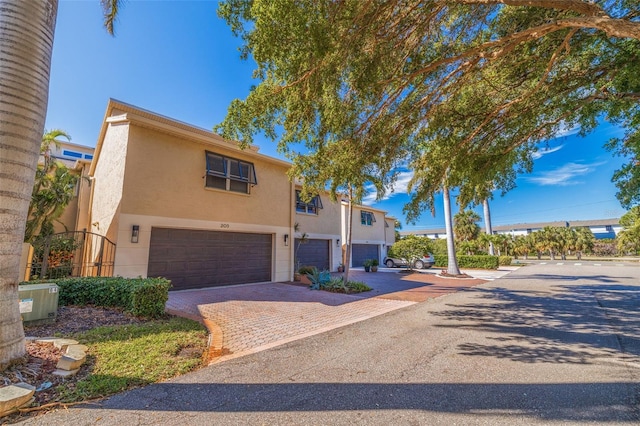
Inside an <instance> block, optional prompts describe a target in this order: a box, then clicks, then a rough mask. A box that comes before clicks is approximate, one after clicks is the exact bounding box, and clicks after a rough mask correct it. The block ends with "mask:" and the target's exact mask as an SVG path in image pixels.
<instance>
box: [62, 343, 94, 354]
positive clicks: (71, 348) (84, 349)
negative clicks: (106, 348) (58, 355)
mask: <svg viewBox="0 0 640 426" xmlns="http://www.w3.org/2000/svg"><path fill="white" fill-rule="evenodd" d="M87 350H89V347H88V346H86V345H69V346H67V350H66V351H65V352H67V353H69V352H77V351H82V352H87Z"/></svg>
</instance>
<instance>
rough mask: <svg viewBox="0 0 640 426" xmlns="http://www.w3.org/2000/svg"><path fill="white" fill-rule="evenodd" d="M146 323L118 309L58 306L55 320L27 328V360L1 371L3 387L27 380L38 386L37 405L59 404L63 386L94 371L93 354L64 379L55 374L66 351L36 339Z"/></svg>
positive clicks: (0, 421)
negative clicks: (78, 369)
mask: <svg viewBox="0 0 640 426" xmlns="http://www.w3.org/2000/svg"><path fill="white" fill-rule="evenodd" d="M144 322H145V321H144V320H141V319H138V318H136V317H134V316H132V315H131V314H128V313H126V312H124V311H122V310H120V309H117V308H103V307H95V306H61V307H59V308H58V316H57V318H56V321H55V322H54V323H50V324H42V325H33V326H25V327H24V332H25V335H26V336H27V345H26V346H27V356H26V357H25V360H24V362H23V363H21V364H18V365H15V366H13V367H11V368H9V369H7V370H5V371H4V372H2V373H0V386H4V385H9V384H11V383H19V382H26V383H28V384H30V385H32V386H35V387H36V389H37V391H36V393H35V395H34V398H35V400H34V404H33V405H34V406H51V405H56V404H55V403H56V402H58V401H59V400H60V392H59V390H60V385H63V384H66V385H67V386H68V387H74V386H75V383H77V382H78V381H80V380H82V379H83V378H85V377H86V376H87V375H88V374H89V373H90V371H91V368H92V360H91V357H87V361H86V362H85V364H84V365H83V366H82V367H81V368H80V371H79V372H78V373H77V374H75V375H73V376H70V377H66V378H62V377H60V376H56V375H53V374H52V373H53V372H54V371H55V370H56V365H57V363H58V360H59V359H60V356H61V355H62V352H61V351H60V350H59V349H56V348H55V347H54V346H53V345H45V344H39V343H36V342H35V339H32V338H42V337H54V336H56V337H57V336H59V337H69V336H70V335H72V334H73V333H77V332H82V331H87V330H91V329H94V328H96V327H100V326H111V325H127V324H141V323H144ZM34 414H35V413H34ZM23 415H24V414H23ZM19 418H22V417H20V414H13V415H11V416H7V417H3V418H1V419H0V424H4V423H11V422H12V421H17V420H18V419H19Z"/></svg>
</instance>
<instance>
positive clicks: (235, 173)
mask: <svg viewBox="0 0 640 426" xmlns="http://www.w3.org/2000/svg"><path fill="white" fill-rule="evenodd" d="M206 154H207V157H206V158H207V176H206V184H205V185H206V186H207V188H216V189H222V190H224V191H231V192H241V193H243V194H248V193H249V191H250V188H251V187H252V186H253V185H257V184H258V182H257V181H256V169H255V167H254V166H253V163H248V162H246V161H242V160H237V159H235V158H230V157H225V156H224V155H220V154H215V153H213V152H209V151H207V152H206Z"/></svg>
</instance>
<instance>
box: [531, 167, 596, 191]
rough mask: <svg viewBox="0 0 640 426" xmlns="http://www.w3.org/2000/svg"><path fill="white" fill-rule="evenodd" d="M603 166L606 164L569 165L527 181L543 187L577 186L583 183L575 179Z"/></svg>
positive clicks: (542, 173) (532, 177)
mask: <svg viewBox="0 0 640 426" xmlns="http://www.w3.org/2000/svg"><path fill="white" fill-rule="evenodd" d="M602 164H604V163H594V164H578V163H567V164H565V165H564V166H562V167H558V168H557V169H555V170H549V171H546V172H541V173H539V174H538V175H537V176H531V177H527V178H525V179H526V180H527V181H529V182H533V183H536V184H538V185H542V186H551V185H555V186H567V185H577V184H579V183H581V182H580V181H578V180H575V178H577V177H578V176H584V175H587V174H589V173H591V172H593V171H594V170H595V169H596V167H597V166H600V165H602Z"/></svg>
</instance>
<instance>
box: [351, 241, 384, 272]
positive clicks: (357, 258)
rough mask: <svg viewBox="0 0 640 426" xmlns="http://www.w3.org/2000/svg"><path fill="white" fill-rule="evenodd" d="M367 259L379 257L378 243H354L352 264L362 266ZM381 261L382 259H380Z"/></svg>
mask: <svg viewBox="0 0 640 426" xmlns="http://www.w3.org/2000/svg"><path fill="white" fill-rule="evenodd" d="M367 259H378V245H377V244H354V245H353V248H352V249H351V266H353V267H358V266H362V264H363V263H364V261H365V260H367ZM378 261H380V259H378Z"/></svg>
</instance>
